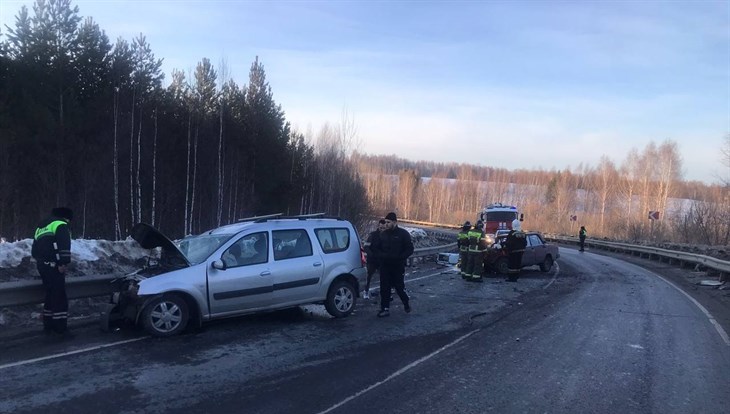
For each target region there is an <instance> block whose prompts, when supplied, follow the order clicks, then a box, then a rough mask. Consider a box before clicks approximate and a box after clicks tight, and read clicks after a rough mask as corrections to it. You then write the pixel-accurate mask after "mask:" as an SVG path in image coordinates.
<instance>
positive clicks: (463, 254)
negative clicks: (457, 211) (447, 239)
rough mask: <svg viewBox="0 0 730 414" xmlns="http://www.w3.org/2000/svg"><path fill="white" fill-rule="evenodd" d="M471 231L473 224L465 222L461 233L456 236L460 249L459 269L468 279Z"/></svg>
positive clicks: (462, 275)
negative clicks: (467, 266)
mask: <svg viewBox="0 0 730 414" xmlns="http://www.w3.org/2000/svg"><path fill="white" fill-rule="evenodd" d="M469 230H471V223H470V222H468V221H467V222H465V223H464V225H463V226H462V227H461V231H460V232H459V234H457V235H456V244H457V246H458V247H459V269H460V270H461V277H462V278H463V279H466V261H467V259H468V254H469Z"/></svg>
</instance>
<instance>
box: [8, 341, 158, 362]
mask: <svg viewBox="0 0 730 414" xmlns="http://www.w3.org/2000/svg"><path fill="white" fill-rule="evenodd" d="M147 338H149V336H143V337H142V338H134V339H127V340H124V341H119V342H112V343H111V344H104V345H97V346H92V347H90V348H83V349H77V350H75V351H69V352H63V353H60V354H53V355H47V356H44V357H40V358H33V359H27V360H25V361H18V362H12V363H10V364H5V365H0V370H2V369H5V368H12V367H17V366H21V365H27V364H32V363H34V362H40V361H46V360H49V359H55V358H61V357H64V356H67V355H74V354H81V353H84V352H90V351H96V350H97V349H103V348H109V347H112V346H117V345H122V344H128V343H130V342H137V341H141V340H143V339H147Z"/></svg>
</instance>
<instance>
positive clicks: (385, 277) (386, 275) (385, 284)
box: [380, 264, 410, 309]
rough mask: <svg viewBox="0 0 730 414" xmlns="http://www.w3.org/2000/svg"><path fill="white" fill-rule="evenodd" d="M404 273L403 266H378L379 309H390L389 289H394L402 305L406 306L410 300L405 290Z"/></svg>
mask: <svg viewBox="0 0 730 414" xmlns="http://www.w3.org/2000/svg"><path fill="white" fill-rule="evenodd" d="M405 273H406V268H405V267H404V266H403V265H385V264H381V265H380V309H388V308H390V288H395V291H396V293H398V296H399V297H400V300H401V301H402V302H403V305H407V304H408V301H409V299H410V298H409V297H408V294H407V293H406V290H405V288H406V282H405Z"/></svg>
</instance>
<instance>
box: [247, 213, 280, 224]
mask: <svg viewBox="0 0 730 414" xmlns="http://www.w3.org/2000/svg"><path fill="white" fill-rule="evenodd" d="M283 215H284V213H275V214H267V215H264V216H253V217H246V218H242V219H238V223H240V222H243V221H256V222H258V221H259V220H267V219H271V218H276V217H281V216H283Z"/></svg>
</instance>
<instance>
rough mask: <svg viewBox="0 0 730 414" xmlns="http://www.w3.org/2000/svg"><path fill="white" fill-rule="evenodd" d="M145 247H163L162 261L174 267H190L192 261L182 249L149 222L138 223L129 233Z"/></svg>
mask: <svg viewBox="0 0 730 414" xmlns="http://www.w3.org/2000/svg"><path fill="white" fill-rule="evenodd" d="M129 235H130V236H132V238H133V239H134V240H136V241H137V243H139V245H140V246H142V247H143V248H145V249H155V248H157V247H160V248H162V256H161V262H162V263H163V264H164V265H166V266H171V267H174V268H183V267H189V266H190V262H189V261H188V259H187V258H186V257H185V255H184V254H183V253H182V252H181V251H180V249H178V248H177V246H175V243H173V242H172V241H171V240H170V239H168V238H167V236H165V235H164V234H162V233H160V232H159V230H157V229H156V228H154V227H152V226H150V225H149V224H147V223H137V224H135V225H134V227H132V231H131V232H130V234H129Z"/></svg>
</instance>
